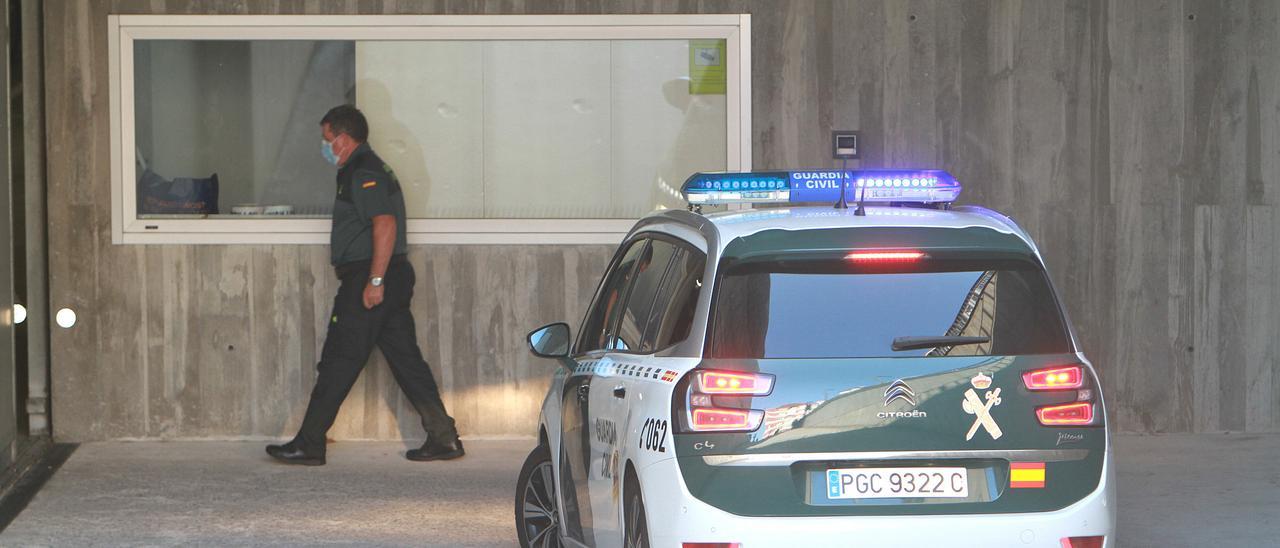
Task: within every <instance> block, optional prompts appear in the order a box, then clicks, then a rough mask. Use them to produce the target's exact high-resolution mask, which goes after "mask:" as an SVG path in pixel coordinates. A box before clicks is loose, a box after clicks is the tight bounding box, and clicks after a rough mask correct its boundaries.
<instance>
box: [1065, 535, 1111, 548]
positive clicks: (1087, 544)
mask: <svg viewBox="0 0 1280 548" xmlns="http://www.w3.org/2000/svg"><path fill="white" fill-rule="evenodd" d="M1106 540H1107V537H1071V538H1064V539H1062V548H1102V545H1103V543H1104V541H1106Z"/></svg>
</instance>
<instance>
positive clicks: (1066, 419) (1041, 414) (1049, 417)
mask: <svg viewBox="0 0 1280 548" xmlns="http://www.w3.org/2000/svg"><path fill="white" fill-rule="evenodd" d="M1036 418H1037V419H1040V424H1043V425H1045V426H1088V425H1090V424H1093V404H1092V403H1088V402H1077V403H1068V404H1066V405H1051V406H1048V407H1040V408H1037V409H1036Z"/></svg>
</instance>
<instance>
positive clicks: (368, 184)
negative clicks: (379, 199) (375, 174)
mask: <svg viewBox="0 0 1280 548" xmlns="http://www.w3.org/2000/svg"><path fill="white" fill-rule="evenodd" d="M375 186H378V182H377V181H365V182H364V184H362V185H360V188H373V187H375Z"/></svg>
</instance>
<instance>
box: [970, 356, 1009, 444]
mask: <svg viewBox="0 0 1280 548" xmlns="http://www.w3.org/2000/svg"><path fill="white" fill-rule="evenodd" d="M969 383H970V384H972V385H973V388H977V389H978V390H986V389H987V388H990V387H991V376H990V375H987V374H986V373H981V372H979V373H978V374H977V375H974V376H973V378H972V379H969ZM973 388H969V389H967V390H965V391H964V401H962V402H960V407H961V408H962V409H964V412H965V413H968V414H970V415H974V416H975V417H974V421H973V426H971V427H969V432H968V433H967V434H965V436H964V439H965V441H969V440H972V439H973V436H974V435H976V434H977V433H978V430H979V429H982V428H985V429H986V430H987V433H988V434H990V435H991V439H993V440H998V439H1000V436H1003V435H1004V432H1001V431H1000V425H999V424H996V419H995V418H994V417H992V416H991V408H992V407H995V406H997V405H1000V388H999V387H997V388H996V389H995V390H989V391H987V393H985V394H983V395H982V397H978V393H977V392H974V390H973ZM984 400H985V401H984Z"/></svg>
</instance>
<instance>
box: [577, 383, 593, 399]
mask: <svg viewBox="0 0 1280 548" xmlns="http://www.w3.org/2000/svg"><path fill="white" fill-rule="evenodd" d="M590 392H591V385H589V384H579V385H578V397H579V398H585V397H587V394H589V393H590Z"/></svg>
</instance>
